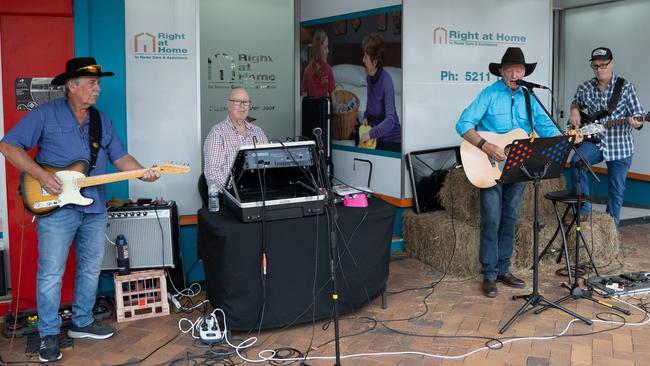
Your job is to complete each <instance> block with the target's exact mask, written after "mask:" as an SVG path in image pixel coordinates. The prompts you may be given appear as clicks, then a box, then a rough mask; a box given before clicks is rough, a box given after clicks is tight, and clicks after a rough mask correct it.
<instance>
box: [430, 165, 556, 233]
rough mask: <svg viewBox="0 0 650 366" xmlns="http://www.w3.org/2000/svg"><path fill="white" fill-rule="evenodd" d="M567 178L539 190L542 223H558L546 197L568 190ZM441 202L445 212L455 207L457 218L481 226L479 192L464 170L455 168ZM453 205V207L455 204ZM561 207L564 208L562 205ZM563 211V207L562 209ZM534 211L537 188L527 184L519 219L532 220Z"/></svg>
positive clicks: (546, 183)
mask: <svg viewBox="0 0 650 366" xmlns="http://www.w3.org/2000/svg"><path fill="white" fill-rule="evenodd" d="M565 189H566V188H565V185H564V179H563V178H562V177H560V178H555V179H544V180H542V181H541V182H540V187H539V205H540V206H539V217H540V220H542V221H548V222H550V221H551V220H553V221H555V214H554V213H553V204H552V202H551V201H550V200H547V199H546V198H544V194H546V193H548V192H556V191H563V190H565ZM438 197H439V199H440V203H441V204H442V207H444V208H445V210H447V211H449V212H451V211H452V208H453V215H454V217H458V218H459V219H461V220H463V221H466V222H467V224H468V225H470V226H474V227H478V226H479V225H480V220H481V215H480V200H479V189H478V188H476V187H474V186H473V185H472V184H471V183H470V182H469V180H467V177H466V176H465V172H464V171H463V170H462V169H453V170H451V171H450V172H449V174H448V175H447V178H446V179H445V182H444V184H443V185H442V187H441V189H440V192H439V193H438ZM452 203H453V205H452ZM560 206H562V205H560ZM560 209H562V207H560ZM533 211H534V189H533V184H532V183H528V184H526V190H525V191H524V197H523V199H522V203H521V209H520V215H519V216H520V217H521V218H522V219H530V220H531V221H532V219H533Z"/></svg>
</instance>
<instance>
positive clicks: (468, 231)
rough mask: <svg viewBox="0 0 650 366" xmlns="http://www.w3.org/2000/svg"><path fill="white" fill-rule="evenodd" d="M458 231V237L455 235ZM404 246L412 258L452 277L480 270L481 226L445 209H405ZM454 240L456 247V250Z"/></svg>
mask: <svg viewBox="0 0 650 366" xmlns="http://www.w3.org/2000/svg"><path fill="white" fill-rule="evenodd" d="M454 231H455V234H456V235H455V237H454ZM403 233H404V249H405V251H406V253H407V254H408V255H409V256H410V257H413V258H416V259H418V260H420V261H421V262H424V263H426V264H428V265H430V266H431V267H432V268H434V269H436V270H439V271H444V270H445V269H446V268H445V267H446V266H447V264H448V263H450V262H449V259H450V258H451V257H452V254H453V259H452V260H451V263H450V265H449V270H448V272H447V274H448V276H451V277H467V276H475V275H477V274H479V271H480V269H481V266H480V263H479V260H478V251H479V230H478V229H477V228H476V227H472V226H470V225H468V224H467V223H466V222H463V221H461V220H458V219H457V218H454V221H453V226H452V220H451V217H450V216H449V215H448V214H447V212H446V211H435V212H429V213H423V214H415V213H413V212H409V213H406V214H405V215H404V219H403ZM454 244H455V250H454Z"/></svg>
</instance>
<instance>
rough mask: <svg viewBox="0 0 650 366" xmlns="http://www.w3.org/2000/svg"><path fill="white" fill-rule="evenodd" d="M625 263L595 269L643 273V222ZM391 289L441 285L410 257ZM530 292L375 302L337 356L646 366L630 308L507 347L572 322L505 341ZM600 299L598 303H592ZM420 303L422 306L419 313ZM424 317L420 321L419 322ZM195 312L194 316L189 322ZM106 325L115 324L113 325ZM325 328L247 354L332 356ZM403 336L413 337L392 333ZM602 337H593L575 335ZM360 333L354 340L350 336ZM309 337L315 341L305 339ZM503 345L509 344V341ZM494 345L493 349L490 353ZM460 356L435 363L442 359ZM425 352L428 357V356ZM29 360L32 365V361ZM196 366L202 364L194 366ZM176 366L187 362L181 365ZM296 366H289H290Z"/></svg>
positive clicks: (141, 349)
mask: <svg viewBox="0 0 650 366" xmlns="http://www.w3.org/2000/svg"><path fill="white" fill-rule="evenodd" d="M621 239H622V248H623V252H624V258H625V260H624V263H622V264H620V263H613V264H610V266H609V267H608V268H604V269H601V275H602V274H605V275H607V274H617V273H620V271H622V270H623V269H626V270H635V271H640V270H650V255H648V252H649V251H648V248H649V247H650V224H646V225H638V226H627V227H623V228H621ZM390 270H391V275H390V280H389V285H388V287H389V288H388V290H389V291H397V290H401V289H405V288H411V287H421V286H427V285H429V284H431V283H432V282H434V281H436V280H437V279H439V278H440V276H441V274H440V273H437V272H434V271H432V270H431V269H430V268H429V267H427V266H426V265H423V264H421V263H420V262H418V261H416V260H414V259H409V258H400V257H399V255H398V258H397V259H396V260H394V261H392V262H391V268H390ZM523 277H524V278H525V279H526V281H527V283H528V285H529V287H528V288H527V289H524V290H514V289H510V288H507V287H504V286H500V287H499V294H498V296H497V298H495V299H488V298H486V297H484V296H482V295H481V294H480V290H479V286H480V278H478V277H477V278H473V279H468V280H467V279H466V280H455V279H448V280H445V281H443V282H442V283H440V284H438V285H437V286H436V287H435V289H434V291H433V293H432V294H431V295H430V296H427V295H429V293H430V291H431V290H416V291H408V292H404V293H401V294H394V295H390V296H388V308H387V309H382V308H381V301H380V299H375V300H374V301H373V302H372V303H371V305H369V306H367V307H365V308H364V309H363V310H361V311H359V312H357V313H355V314H352V315H347V316H344V317H343V319H342V320H341V322H340V333H341V335H342V336H343V338H342V340H341V354H342V355H343V356H348V355H352V354H359V353H372V352H396V353H397V352H411V353H410V354H399V355H390V356H364V357H359V358H351V359H347V358H344V359H343V361H342V364H343V365H400V366H401V365H527V366H533V365H534V366H538V365H539V366H542V365H562V366H564V365H607V366H614V365H630V366H632V365H636V366H641V365H650V326H649V325H648V324H643V325H638V323H639V322H641V321H643V320H644V315H643V314H642V313H641V312H640V311H638V310H636V309H633V308H631V307H630V306H628V305H626V304H623V303H618V302H616V301H614V300H608V301H611V302H612V303H615V304H618V305H620V306H622V307H624V308H626V309H630V310H632V315H631V316H623V315H622V314H620V313H619V314H616V315H612V313H611V312H610V311H609V309H607V308H605V307H603V306H600V305H598V304H594V303H592V302H591V301H587V300H569V301H566V302H565V303H564V305H565V306H566V307H567V308H568V309H570V310H572V311H575V312H577V313H578V314H580V315H583V316H585V317H588V318H590V319H596V318H597V317H599V318H601V319H612V320H616V321H620V320H622V319H625V320H626V321H627V322H628V323H630V324H629V325H626V326H624V327H622V328H620V327H618V326H617V325H613V324H605V323H594V325H591V326H587V325H585V324H583V323H580V322H575V323H573V326H572V327H570V328H569V329H568V331H567V332H566V334H567V335H571V336H567V337H559V338H555V339H552V340H539V339H526V340H519V341H512V339H513V338H512V337H527V336H537V337H544V336H550V335H552V334H558V333H560V332H562V331H564V329H565V328H566V327H567V324H569V322H570V321H571V318H570V316H569V315H567V314H565V313H564V312H561V311H558V310H549V311H545V312H543V313H541V314H539V315H535V314H533V313H532V312H529V313H526V314H524V315H523V316H521V317H520V318H519V319H518V320H516V321H515V322H514V324H513V325H512V326H511V327H510V329H508V330H507V332H506V333H505V334H503V335H500V334H499V333H498V330H499V329H500V327H502V326H503V325H504V324H505V322H506V321H507V320H508V319H510V318H511V316H512V315H513V314H514V313H515V311H516V310H517V309H519V308H520V307H521V306H522V305H523V303H524V301H523V300H518V301H512V300H511V296H513V295H520V294H527V293H529V292H530V288H531V287H530V284H531V277H532V274H531V273H524V274H523ZM564 280H566V278H564V277H558V276H556V275H555V274H554V273H542V274H541V276H540V288H541V293H542V294H543V295H544V296H545V297H547V298H548V299H550V300H554V299H558V298H560V297H562V296H564V295H565V294H567V290H566V289H564V288H562V287H561V286H560V283H561V282H562V281H564ZM647 297H650V296H641V295H640V296H637V297H634V298H632V297H625V298H623V299H624V300H625V301H628V302H630V303H632V304H638V303H641V302H645V301H647ZM598 298H599V297H598ZM425 301H426V305H425ZM424 313H425V314H424ZM419 314H424V315H423V316H420V317H417V318H414V319H411V320H408V321H391V322H384V323H382V324H383V325H382V324H379V323H375V322H371V321H370V320H369V318H374V319H378V320H390V319H402V318H409V317H415V316H417V315H419ZM197 315H198V314H195V315H193V316H192V317H196V316H197ZM179 318H180V316H179V315H172V316H168V317H163V318H154V319H147V320H140V321H135V322H129V323H123V324H116V323H113V325H115V326H116V327H117V328H118V330H119V332H118V334H117V335H116V336H115V337H113V338H111V339H108V340H105V341H93V340H77V341H76V343H75V346H74V349H73V350H65V351H64V352H63V355H64V358H63V361H62V362H63V363H64V364H66V365H81V364H83V365H105V364H119V363H124V362H128V361H133V360H138V359H140V358H142V357H145V356H147V355H148V354H149V353H150V352H152V351H153V350H155V349H156V348H157V347H159V346H161V345H163V344H164V343H165V342H167V341H168V340H170V339H172V338H173V337H174V336H176V335H177V333H178V329H177V326H176V324H177V321H178V319H179ZM113 322H114V321H113ZM324 324H325V322H323V321H319V322H316V324H315V326H314V327H312V325H311V324H308V325H301V326H295V327H293V328H290V329H288V330H283V331H277V330H276V331H263V332H262V333H261V334H260V342H262V341H263V344H262V345H261V347H256V348H255V349H253V350H250V351H248V352H247V356H248V357H250V358H252V359H256V358H257V354H258V352H259V351H260V350H262V349H266V348H276V347H294V348H296V349H299V350H302V351H304V350H306V349H307V348H308V346H309V345H310V344H311V345H312V350H311V352H310V356H329V355H333V354H334V344H333V342H331V340H332V337H333V334H334V332H333V326H330V327H328V328H327V329H325V330H324V329H323V328H322V326H323V325H324ZM397 331H399V332H404V333H410V334H413V335H412V336H409V335H405V334H399V333H397ZM594 331H601V332H600V333H597V334H591V335H580V334H582V333H589V332H594ZM357 333H362V334H359V335H354V334H357ZM312 334H313V339H312ZM494 338H498V339H500V340H501V341H502V342H503V346H502V347H501V348H500V349H493V350H486V349H483V350H479V349H481V348H483V347H484V346H485V343H486V342H487V340H488V339H494ZM508 342H509V343H508ZM496 343H497V342H496V341H492V344H493V345H495V344H496ZM9 345H10V341H9V340H8V339H2V340H0V350H1V351H0V354H1V355H2V357H3V359H4V360H11V361H23V362H24V361H26V360H27V359H28V358H26V357H25V355H24V353H23V352H24V349H25V339H24V338H17V339H15V341H14V343H13V346H12V352H11V354H8V351H9ZM475 350H479V351H478V352H475V353H472V354H471V355H468V356H466V357H459V358H449V359H443V358H441V357H457V356H462V355H466V354H469V353H470V352H472V351H475ZM205 351H206V348H199V347H195V346H194V345H193V342H192V339H191V338H190V337H189V336H187V335H185V334H180V335H178V336H177V337H176V338H175V339H173V340H172V341H171V342H169V343H168V344H167V345H165V346H164V347H162V348H161V349H159V350H157V351H156V352H155V353H154V354H153V355H152V356H150V357H149V358H148V359H147V360H146V361H145V362H144V363H143V364H146V365H153V364H169V362H170V361H171V360H173V359H175V358H188V357H191V356H189V355H190V354H201V353H204V352H205ZM423 353H429V354H433V355H437V356H440V357H436V356H426V355H423ZM35 359H36V358H32V360H35ZM199 361H201V360H199ZM178 364H183V365H184V364H193V362H192V361H187V360H185V359H184V360H182V361H180V362H179V363H178ZM296 364H297V363H296ZM308 364H310V365H332V364H334V362H333V361H331V360H310V361H308Z"/></svg>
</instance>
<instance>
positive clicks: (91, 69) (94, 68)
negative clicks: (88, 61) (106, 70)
mask: <svg viewBox="0 0 650 366" xmlns="http://www.w3.org/2000/svg"><path fill="white" fill-rule="evenodd" d="M76 71H88V72H92V73H93V74H97V73H100V72H102V65H88V66H84V67H80V68H78V69H77V70H76Z"/></svg>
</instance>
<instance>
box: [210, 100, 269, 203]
mask: <svg viewBox="0 0 650 366" xmlns="http://www.w3.org/2000/svg"><path fill="white" fill-rule="evenodd" d="M250 107H251V99H250V97H249V96H248V92H247V91H246V89H244V88H235V89H233V90H232V91H231V92H230V95H229V96H228V100H227V101H226V108H227V109H228V116H227V117H226V119H224V120H223V121H221V122H219V123H217V124H216V125H214V127H212V129H211V130H210V133H209V134H208V136H207V137H206V138H205V143H204V144H203V161H204V168H203V169H204V171H203V173H204V174H205V180H206V182H207V184H208V187H210V185H212V184H216V186H217V190H218V191H219V192H221V191H222V190H223V188H224V185H225V184H226V179H228V174H229V172H230V167H231V166H232V164H233V162H234V161H235V157H236V156H237V151H238V150H239V147H240V146H242V145H253V144H265V143H267V142H268V139H267V138H266V135H265V134H264V131H262V129H261V128H259V127H257V126H255V125H254V124H252V123H251V122H250V120H251V119H250V118H249V117H248V112H249V111H250Z"/></svg>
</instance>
